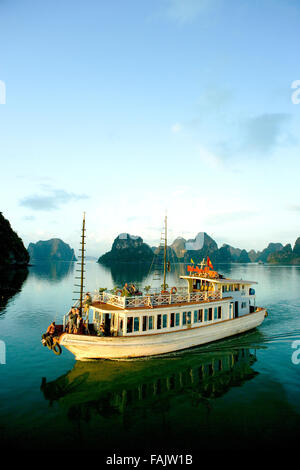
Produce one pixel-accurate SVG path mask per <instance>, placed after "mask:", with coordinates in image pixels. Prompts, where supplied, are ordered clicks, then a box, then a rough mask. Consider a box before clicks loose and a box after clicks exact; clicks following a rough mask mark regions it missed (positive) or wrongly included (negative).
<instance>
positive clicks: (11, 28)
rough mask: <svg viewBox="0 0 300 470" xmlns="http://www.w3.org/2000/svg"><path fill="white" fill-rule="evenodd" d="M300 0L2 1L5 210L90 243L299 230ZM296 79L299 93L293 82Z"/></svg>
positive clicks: (97, 250) (31, 226)
mask: <svg viewBox="0 0 300 470" xmlns="http://www.w3.org/2000/svg"><path fill="white" fill-rule="evenodd" d="M299 21H300V2H299V1H296V0H294V1H293V0H260V1H256V0H251V1H249V0H248V1H245V0H226V1H225V0H182V1H181V0H152V1H138V0H122V1H121V0H110V1H108V0H105V1H104V0H100V1H96V0H85V1H84V2H83V1H78V0H75V1H74V0H73V1H71V0H60V1H58V0H57V1H50V0H45V1H43V2H40V1H38V0H12V1H7V0H3V1H0V41H1V45H2V47H1V56H0V80H1V82H2V83H4V84H5V88H6V100H5V104H0V132H1V139H0V156H1V185H0V197H1V210H2V212H3V215H4V216H5V217H6V218H8V219H9V220H10V222H11V224H12V226H13V228H14V229H15V230H16V231H17V232H18V234H19V235H20V236H21V237H22V238H23V240H24V243H25V244H26V246H27V244H28V243H29V242H31V241H32V242H35V241H38V240H40V239H44V240H46V239H49V238H52V237H59V238H62V239H63V240H65V241H67V242H68V243H70V244H71V245H72V246H73V247H74V248H75V249H76V248H77V246H78V242H79V233H80V225H81V218H82V212H83V211H86V213H87V216H86V217H87V229H88V230H87V234H88V248H89V252H90V254H92V255H95V256H97V255H99V254H101V253H103V251H105V250H106V249H108V248H109V247H110V245H111V243H112V241H113V239H114V238H115V237H116V236H117V235H118V234H119V233H122V232H128V233H131V234H133V235H141V236H142V237H143V238H144V240H145V241H146V242H148V243H149V244H156V243H157V242H158V240H159V236H160V228H161V225H162V223H163V218H164V215H165V211H166V210H167V212H168V218H169V229H170V230H169V238H170V241H172V240H173V239H175V238H176V237H177V236H184V237H185V238H194V236H195V235H196V234H197V233H198V232H199V231H206V232H207V233H208V234H210V235H211V236H212V237H213V238H214V239H215V240H216V241H217V242H218V243H219V244H220V245H222V243H230V244H231V245H233V246H237V247H240V248H247V249H251V248H254V249H263V248H264V247H265V245H266V244H267V243H268V242H269V241H273V242H278V241H280V242H282V243H292V244H293V243H294V241H295V239H296V238H297V237H298V236H299V235H300V224H299V215H300V200H299V169H300V168H299V167H300V163H299V124H300V104H298V105H297V104H294V103H293V102H292V99H291V97H292V93H293V92H294V91H295V90H292V88H291V86H292V83H293V82H294V81H295V80H299V79H300V70H299V35H300V33H299ZM296 91H297V90H296Z"/></svg>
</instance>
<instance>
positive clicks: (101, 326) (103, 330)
mask: <svg viewBox="0 0 300 470" xmlns="http://www.w3.org/2000/svg"><path fill="white" fill-rule="evenodd" d="M99 336H105V326H104V323H103V322H102V323H101V325H100V328H99Z"/></svg>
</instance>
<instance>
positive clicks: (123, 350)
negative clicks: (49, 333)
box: [59, 309, 266, 361]
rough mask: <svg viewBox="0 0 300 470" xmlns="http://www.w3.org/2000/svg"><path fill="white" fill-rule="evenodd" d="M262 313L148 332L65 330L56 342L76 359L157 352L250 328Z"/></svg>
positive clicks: (262, 310) (121, 357)
mask: <svg viewBox="0 0 300 470" xmlns="http://www.w3.org/2000/svg"><path fill="white" fill-rule="evenodd" d="M265 314H266V310H265V309H259V310H257V311H255V312H253V313H249V314H248V315H244V316H241V317H239V318H235V319H231V320H224V321H219V322H213V323H208V324H205V325H202V326H197V327H193V326H192V327H186V328H185V329H184V330H180V331H174V332H173V331H172V332H166V333H163V332H162V333H156V334H149V335H136V336H116V337H98V336H86V335H73V334H68V333H64V334H63V335H62V336H61V337H60V340H59V343H60V344H61V345H62V346H65V347H66V348H67V349H68V350H69V351H71V353H73V354H74V355H75V358H76V360H78V361H85V360H91V359H128V358H135V357H145V356H156V355H159V354H165V353H170V352H174V351H179V350H182V349H187V348H192V347H194V346H199V345H202V344H206V343H210V342H212V341H217V340H220V339H223V338H227V337H229V336H233V335H237V334H239V333H243V332H245V331H248V330H251V329H253V328H256V327H257V326H259V325H260V324H261V323H262V322H263V320H264V317H265Z"/></svg>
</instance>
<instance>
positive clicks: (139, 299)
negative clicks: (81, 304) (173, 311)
mask: <svg viewBox="0 0 300 470" xmlns="http://www.w3.org/2000/svg"><path fill="white" fill-rule="evenodd" d="M221 298H222V292H219V291H218V292H210V291H204V292H191V293H188V292H183V293H181V292H177V293H176V294H161V293H155V294H144V295H139V296H133V297H126V296H124V297H122V296H119V295H115V294H110V293H108V292H103V293H101V294H98V295H97V296H95V297H94V298H93V300H99V301H100V302H104V303H106V304H109V305H114V306H115V307H119V308H134V307H150V308H151V307H156V306H158V305H172V304H178V303H187V302H204V301H209V300H219V299H221Z"/></svg>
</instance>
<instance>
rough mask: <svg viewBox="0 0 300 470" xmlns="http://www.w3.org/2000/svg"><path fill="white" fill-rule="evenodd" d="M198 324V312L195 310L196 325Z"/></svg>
mask: <svg viewBox="0 0 300 470" xmlns="http://www.w3.org/2000/svg"><path fill="white" fill-rule="evenodd" d="M197 322H198V310H194V323H197Z"/></svg>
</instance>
